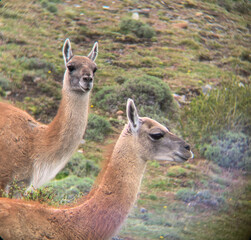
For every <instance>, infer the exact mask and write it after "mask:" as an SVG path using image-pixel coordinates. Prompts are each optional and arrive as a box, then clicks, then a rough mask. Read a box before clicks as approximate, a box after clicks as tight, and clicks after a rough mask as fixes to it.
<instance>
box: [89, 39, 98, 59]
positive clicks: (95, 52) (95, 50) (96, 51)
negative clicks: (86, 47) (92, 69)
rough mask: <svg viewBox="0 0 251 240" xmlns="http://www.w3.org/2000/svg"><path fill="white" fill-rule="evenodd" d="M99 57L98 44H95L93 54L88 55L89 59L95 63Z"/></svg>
mask: <svg viewBox="0 0 251 240" xmlns="http://www.w3.org/2000/svg"><path fill="white" fill-rule="evenodd" d="M97 56H98V42H95V43H94V45H93V47H92V50H91V52H90V53H89V54H88V58H90V59H91V60H92V61H93V62H95V60H96V58H97Z"/></svg>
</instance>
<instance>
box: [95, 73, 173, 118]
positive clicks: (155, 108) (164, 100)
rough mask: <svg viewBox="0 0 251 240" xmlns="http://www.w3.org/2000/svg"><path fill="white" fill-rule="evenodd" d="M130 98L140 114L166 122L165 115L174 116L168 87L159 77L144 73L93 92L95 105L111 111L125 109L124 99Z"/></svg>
mask: <svg viewBox="0 0 251 240" xmlns="http://www.w3.org/2000/svg"><path fill="white" fill-rule="evenodd" d="M128 98H132V99H133V100H134V101H135V104H136V105H137V108H138V110H139V114H140V115H141V116H148V117H151V118H154V119H155V120H157V121H160V122H164V123H166V122H167V119H166V116H167V115H168V116H169V117H170V118H173V117H174V116H175V114H174V113H175V112H176V110H177V108H176V105H175V103H174V100H173V96H172V93H171V90H170V88H169V87H168V85H167V84H166V83H164V82H163V81H162V80H161V79H160V78H157V77H153V76H148V75H144V76H142V77H137V78H135V79H129V80H127V81H125V82H124V83H123V84H122V85H120V86H118V87H117V88H116V87H110V86H106V87H104V88H102V89H101V90H100V91H98V92H97V93H96V94H95V97H94V99H95V102H96V105H97V106H98V107H99V108H101V109H103V110H105V111H109V112H111V113H115V112H116V111H117V110H120V109H125V105H126V101H127V99H128Z"/></svg>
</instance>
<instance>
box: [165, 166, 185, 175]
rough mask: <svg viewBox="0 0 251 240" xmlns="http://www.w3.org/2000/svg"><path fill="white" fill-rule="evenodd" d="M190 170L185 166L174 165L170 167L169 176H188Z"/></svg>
mask: <svg viewBox="0 0 251 240" xmlns="http://www.w3.org/2000/svg"><path fill="white" fill-rule="evenodd" d="M187 174H188V171H187V170H186V169H185V168H182V167H180V166H172V167H170V168H168V172H167V176H168V177H186V176H187Z"/></svg>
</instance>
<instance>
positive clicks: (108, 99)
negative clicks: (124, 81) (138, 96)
mask: <svg viewBox="0 0 251 240" xmlns="http://www.w3.org/2000/svg"><path fill="white" fill-rule="evenodd" d="M118 93H119V89H117V88H116V87H114V86H105V87H103V88H102V89H101V90H99V91H98V92H97V93H96V94H95V96H94V102H95V103H96V105H97V106H98V107H99V108H100V109H103V110H105V111H109V112H113V113H114V112H116V111H117V110H118Z"/></svg>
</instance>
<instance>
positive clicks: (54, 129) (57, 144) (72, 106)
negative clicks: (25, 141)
mask: <svg viewBox="0 0 251 240" xmlns="http://www.w3.org/2000/svg"><path fill="white" fill-rule="evenodd" d="M89 95H90V93H89V92H88V93H76V92H72V91H69V90H67V89H64V88H63V89H62V100H61V103H60V106H59V109H58V112H57V115H56V116H55V118H54V119H53V121H52V122H51V123H50V124H49V125H48V126H44V125H42V126H41V127H40V128H39V129H38V131H37V134H38V135H37V137H36V139H38V140H37V141H36V142H35V143H34V148H35V150H34V153H35V154H34V155H33V156H32V158H33V159H35V161H34V167H33V169H34V170H33V171H34V172H33V177H32V181H31V185H33V186H34V187H35V188H38V187H40V186H41V185H43V184H44V183H45V182H47V181H49V180H50V179H52V178H54V177H55V175H56V174H57V173H58V172H59V171H60V170H61V169H62V168H63V167H64V166H65V164H66V163H67V161H68V160H69V158H70V156H71V155H72V154H73V152H74V151H75V150H76V148H77V147H78V145H79V143H80V141H81V139H82V137H83V135H84V132H85V129H86V125H87V120H88V105H89Z"/></svg>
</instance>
